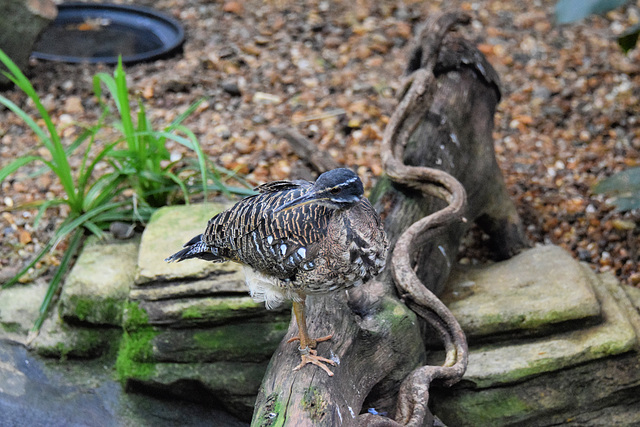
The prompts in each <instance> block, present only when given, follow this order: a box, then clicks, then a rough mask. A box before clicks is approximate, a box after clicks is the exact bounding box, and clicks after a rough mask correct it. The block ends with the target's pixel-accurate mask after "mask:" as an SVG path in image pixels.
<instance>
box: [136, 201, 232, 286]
mask: <svg viewBox="0 0 640 427" xmlns="http://www.w3.org/2000/svg"><path fill="white" fill-rule="evenodd" d="M228 207H229V205H223V204H218V203H205V204H191V205H185V206H168V207H164V208H160V209H158V210H157V211H156V212H155V213H154V214H153V216H152V217H151V219H150V220H149V224H148V225H147V227H146V228H145V230H144V233H143V235H142V241H141V243H140V251H139V255H138V274H137V276H136V280H135V282H136V285H138V286H141V287H143V286H149V285H156V284H157V283H160V282H170V281H183V280H196V279H203V278H206V277H209V276H212V275H217V274H222V275H224V274H230V273H234V272H237V271H239V270H240V268H241V267H240V266H239V265H238V264H234V263H229V262H226V263H212V262H205V261H202V260H198V259H195V260H186V261H182V262H177V263H167V262H165V261H164V260H165V258H167V257H168V256H170V255H172V254H173V253H175V252H177V251H179V250H180V249H182V247H183V245H184V244H185V243H186V242H188V241H189V240H191V239H192V238H193V237H194V236H196V235H198V234H200V233H202V232H203V231H204V230H205V228H206V226H207V222H208V221H209V219H210V218H211V217H213V216H214V215H216V214H217V213H219V212H221V211H223V210H224V209H226V208H228Z"/></svg>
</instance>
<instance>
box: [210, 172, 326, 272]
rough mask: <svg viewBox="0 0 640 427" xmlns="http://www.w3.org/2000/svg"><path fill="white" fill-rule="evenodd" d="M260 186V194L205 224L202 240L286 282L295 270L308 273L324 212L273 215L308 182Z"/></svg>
mask: <svg viewBox="0 0 640 427" xmlns="http://www.w3.org/2000/svg"><path fill="white" fill-rule="evenodd" d="M261 187H262V189H263V190H264V191H262V192H261V193H260V194H257V195H255V196H251V197H249V198H246V199H243V200H241V201H240V202H238V203H237V204H236V205H235V206H234V207H232V208H231V209H229V210H227V211H224V212H221V213H220V214H218V215H216V216H215V217H213V218H212V219H211V220H209V224H208V226H207V230H206V231H205V233H204V235H203V241H204V242H205V243H207V244H208V245H209V246H212V247H216V248H218V251H219V253H220V254H221V255H223V256H224V257H226V258H228V259H231V260H234V261H238V262H242V263H244V264H247V265H249V266H251V267H253V268H254V269H256V270H258V271H261V272H263V273H266V274H271V275H275V276H277V277H280V278H282V279H286V278H292V277H293V276H295V274H296V273H297V271H298V269H300V268H303V269H307V270H308V269H312V268H314V264H313V262H312V260H313V258H314V256H315V253H316V252H317V243H318V242H319V241H320V240H321V239H322V238H323V236H324V235H325V234H326V229H327V226H328V223H329V216H330V211H329V210H328V209H327V208H325V207H324V206H321V205H317V204H314V203H311V204H306V205H303V206H299V207H295V208H292V209H287V210H284V211H279V212H275V210H276V209H277V208H278V207H279V206H282V205H283V204H284V203H287V202H289V201H291V200H293V199H294V198H297V197H299V196H301V195H302V194H304V192H306V191H308V190H309V188H310V187H311V183H309V182H306V181H298V182H291V181H276V182H275V183H269V184H266V185H265V186H261ZM259 188H260V187H259ZM278 188H280V189H282V188H284V189H285V190H284V191H283V190H278Z"/></svg>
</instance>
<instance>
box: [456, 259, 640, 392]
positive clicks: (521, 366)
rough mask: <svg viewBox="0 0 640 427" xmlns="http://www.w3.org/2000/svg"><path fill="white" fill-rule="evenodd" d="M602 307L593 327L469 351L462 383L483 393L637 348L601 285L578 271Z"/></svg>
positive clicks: (606, 286) (609, 292) (606, 285)
mask: <svg viewBox="0 0 640 427" xmlns="http://www.w3.org/2000/svg"><path fill="white" fill-rule="evenodd" d="M581 268H583V269H584V272H585V275H587V276H591V278H592V284H593V289H594V291H595V294H596V295H597V298H598V300H599V301H600V304H601V306H602V322H601V323H600V324H598V325H596V326H591V327H586V328H584V329H577V330H573V331H567V332H562V333H557V334H554V335H552V336H548V337H541V338H538V339H533V340H526V341H525V342H522V343H513V344H512V343H510V342H505V343H498V344H491V345H486V346H481V347H479V348H472V349H471V351H470V352H469V366H468V368H467V372H466V373H465V375H464V377H463V380H466V381H470V382H472V383H473V384H475V386H476V387H479V388H486V387H493V386H497V385H500V384H506V383H513V382H515V381H521V380H523V379H526V378H529V377H532V376H536V375H540V374H542V373H545V372H554V371H558V370H561V369H565V368H567V367H570V366H575V365H577V364H580V363H585V362H588V361H592V360H596V359H600V358H605V357H610V356H615V355H619V354H622V353H625V352H628V351H631V350H633V349H634V348H635V346H636V345H637V337H636V333H635V330H634V328H633V325H632V324H631V322H630V321H629V319H628V318H627V316H626V313H625V311H624V310H623V309H622V308H621V307H620V305H619V304H618V303H617V302H616V299H615V298H614V297H613V296H612V291H615V289H609V288H610V287H612V286H618V287H619V286H620V285H619V284H617V283H615V284H611V283H605V282H603V281H602V280H599V278H598V277H597V276H596V275H595V274H594V273H592V272H591V270H590V269H589V268H588V267H586V266H584V267H582V266H581Z"/></svg>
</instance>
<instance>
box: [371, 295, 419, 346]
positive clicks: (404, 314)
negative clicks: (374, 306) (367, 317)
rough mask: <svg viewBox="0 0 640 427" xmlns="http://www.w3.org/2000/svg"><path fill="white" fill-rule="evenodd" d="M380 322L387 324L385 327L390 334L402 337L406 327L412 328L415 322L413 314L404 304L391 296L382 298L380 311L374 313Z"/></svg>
mask: <svg viewBox="0 0 640 427" xmlns="http://www.w3.org/2000/svg"><path fill="white" fill-rule="evenodd" d="M376 317H377V319H378V322H379V323H380V324H384V325H387V324H389V325H390V327H388V328H387V327H385V328H384V329H386V330H387V331H389V333H390V334H391V335H392V336H397V337H402V336H404V335H403V334H404V333H405V331H406V330H407V328H413V325H414V324H415V322H416V316H415V314H414V313H413V312H412V311H411V310H409V309H408V308H407V306H406V305H404V304H400V303H399V302H398V301H396V300H394V299H392V298H384V299H383V300H382V303H381V305H380V311H378V313H377V314H376Z"/></svg>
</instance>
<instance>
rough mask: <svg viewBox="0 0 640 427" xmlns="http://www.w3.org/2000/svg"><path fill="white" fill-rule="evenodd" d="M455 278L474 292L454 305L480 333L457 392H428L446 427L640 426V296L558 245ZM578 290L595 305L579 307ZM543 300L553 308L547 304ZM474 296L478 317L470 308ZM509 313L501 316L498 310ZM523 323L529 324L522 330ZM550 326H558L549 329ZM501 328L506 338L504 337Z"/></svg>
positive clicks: (461, 287)
mask: <svg viewBox="0 0 640 427" xmlns="http://www.w3.org/2000/svg"><path fill="white" fill-rule="evenodd" d="M453 277H456V278H457V279H458V280H460V281H461V282H458V283H456V282H455V281H452V282H451V285H452V287H453V290H454V291H453V292H461V291H462V290H465V289H468V288H472V290H473V292H468V291H467V292H466V296H467V298H464V297H461V296H460V295H459V294H458V295H454V296H458V297H459V298H457V299H456V298H452V297H451V296H450V297H449V298H450V300H449V301H450V303H451V308H452V311H453V312H454V314H455V315H456V316H458V315H459V317H458V318H459V319H461V323H463V322H464V323H463V328H464V327H468V328H470V329H471V330H472V331H473V335H471V336H472V337H474V338H473V341H471V346H470V352H469V365H468V368H467V372H466V373H465V375H464V377H463V380H462V381H461V382H460V383H459V384H457V385H455V386H454V387H452V388H450V389H439V388H434V389H432V390H431V396H432V403H433V408H434V413H435V414H436V415H438V416H439V417H440V418H441V419H442V420H443V421H444V422H445V424H447V425H456V426H505V425H514V426H515V425H523V424H526V425H536V426H537V425H539V426H543V425H558V424H564V423H568V422H569V421H568V420H571V421H573V422H576V423H577V424H580V425H614V424H615V425H635V424H637V423H638V422H639V420H640V396H639V395H638V394H637V389H638V387H639V386H640V371H639V370H638V369H637V367H638V363H640V356H639V354H638V351H637V348H638V342H639V341H638V335H637V331H638V330H639V329H640V328H638V325H640V315H639V314H638V310H637V305H634V301H637V300H634V299H633V298H629V297H628V294H629V295H635V294H636V292H635V291H634V290H631V291H630V292H629V290H628V289H626V288H623V287H621V285H620V284H619V283H618V282H617V280H616V279H615V277H613V276H612V275H610V274H602V275H596V274H594V273H593V272H592V271H591V270H590V269H589V267H588V266H586V265H583V264H580V263H579V262H577V261H575V260H573V259H572V258H571V257H570V256H568V254H566V253H565V252H564V251H563V250H561V249H559V248H555V247H538V248H535V249H531V250H528V251H526V252H524V253H523V254H521V255H519V256H518V257H515V258H513V259H511V260H508V261H504V262H501V263H498V264H495V265H492V266H485V267H478V268H474V269H472V270H471V271H469V270H467V271H465V272H463V273H458V274H456V275H454V276H453ZM452 280H453V279H452ZM469 280H473V281H474V283H473V285H470V284H469ZM491 283H495V284H496V286H497V287H498V289H500V292H493V293H492V291H491V290H490V289H488V288H487V287H488V286H490V284H491ZM532 289H537V291H538V293H535V292H530V291H531V290H532ZM587 290H590V291H587ZM575 293H580V294H581V296H580V297H579V298H583V301H586V303H587V304H592V303H593V302H594V301H593V299H594V298H595V303H596V304H597V307H598V309H597V310H594V308H593V306H591V307H589V308H588V309H586V310H584V309H582V310H580V308H579V307H576V304H577V303H576V301H577V300H579V299H576V298H578V297H576V295H575ZM488 295H491V298H489V297H488ZM551 295H555V297H554V298H550V296H551ZM516 296H518V297H517V298H516ZM638 296H640V295H638ZM592 297H593V298H592ZM532 298H533V299H534V300H535V301H533V302H532V301H531V299H532ZM491 299H493V300H494V301H491ZM538 299H542V300H543V301H545V303H546V304H547V305H548V307H547V308H546V309H545V308H543V307H540V305H539V304H538V301H537V300H538ZM562 299H564V300H565V301H557V300H562ZM473 301H475V303H476V304H477V305H476V308H477V313H474V312H473V310H472V308H471V307H470V306H469V305H468V304H470V303H471V302H473ZM497 307H502V308H500V309H497ZM456 310H460V313H459V314H458V313H456ZM562 310H566V311H567V313H562V312H561V311H562ZM503 312H504V313H505V316H503V317H502V318H501V319H500V321H499V322H497V321H496V320H495V316H494V315H491V314H492V313H503ZM545 313H546V314H545ZM580 316H582V318H581V317H580ZM504 319H507V320H506V321H505V320H504ZM517 319H520V320H521V322H522V323H523V325H524V326H522V327H518V325H517V322H516V320H517ZM545 322H548V323H550V324H551V325H552V326H553V327H545V325H544V323H545ZM500 325H504V327H505V328H506V330H508V331H509V334H506V335H504V334H502V335H501V334H500V333H499V332H500ZM483 334H488V335H484V336H483ZM474 342H475V343H476V345H474ZM578 420H579V421H578ZM594 420H598V421H594Z"/></svg>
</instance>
